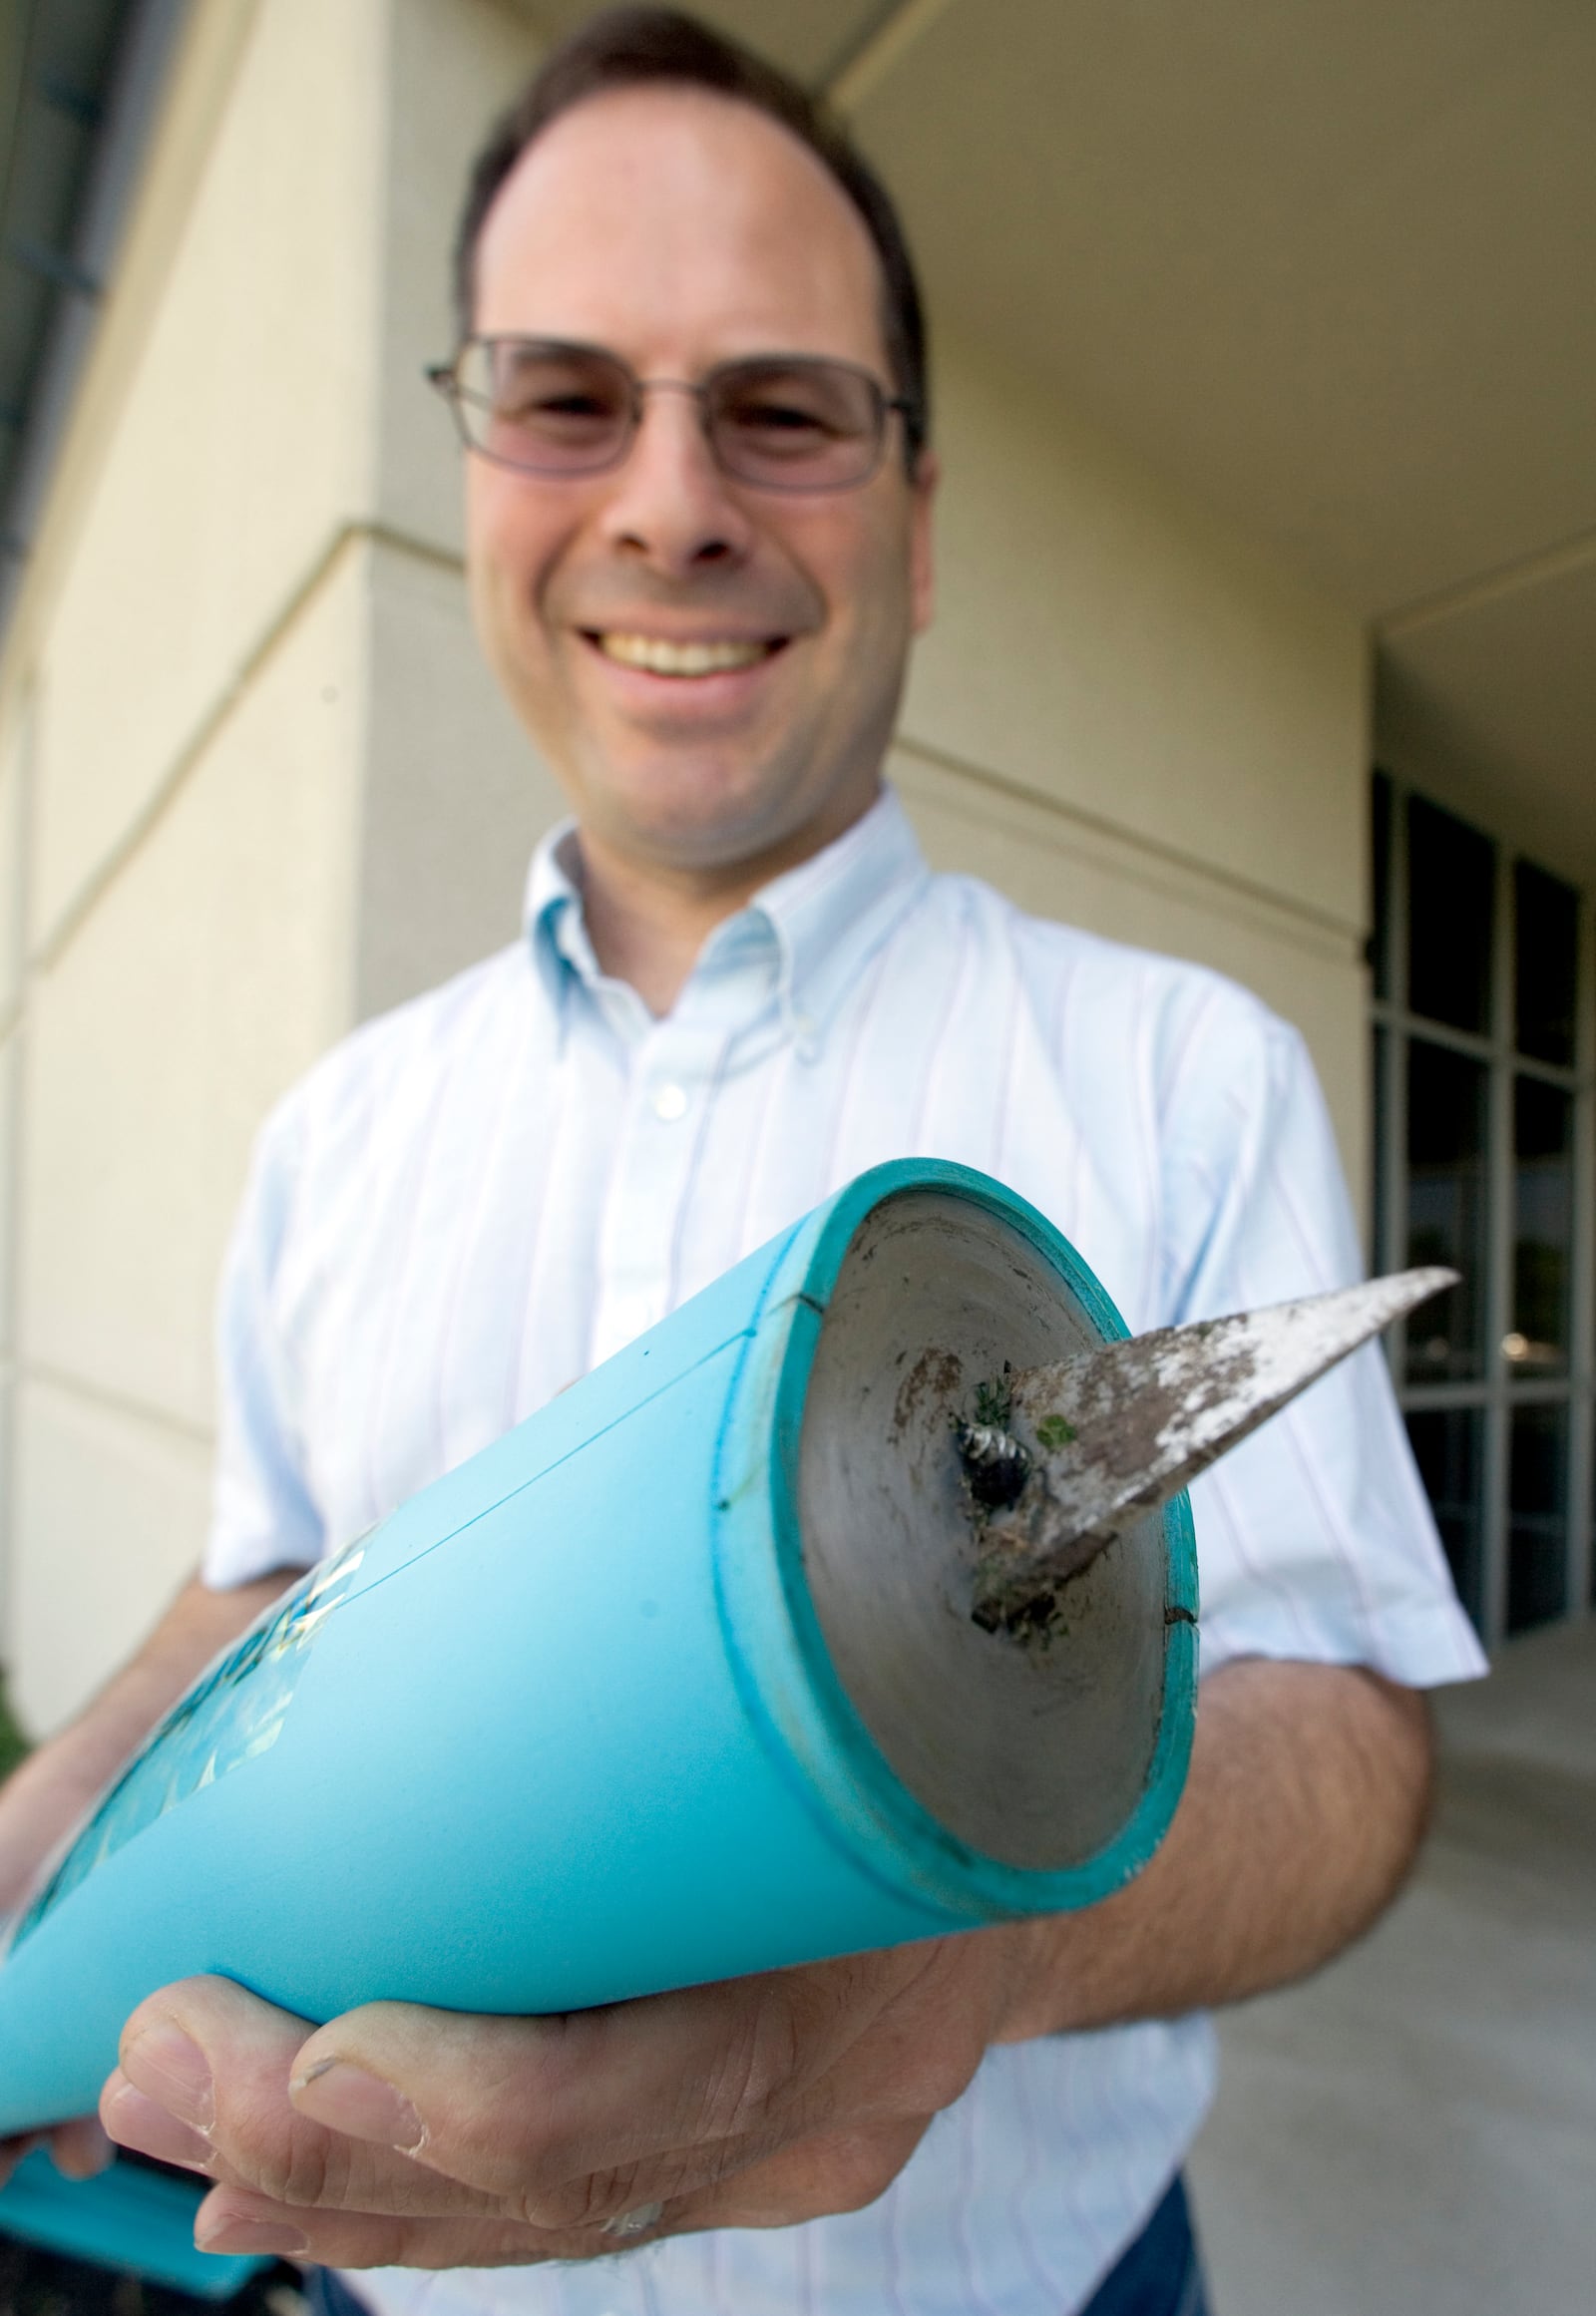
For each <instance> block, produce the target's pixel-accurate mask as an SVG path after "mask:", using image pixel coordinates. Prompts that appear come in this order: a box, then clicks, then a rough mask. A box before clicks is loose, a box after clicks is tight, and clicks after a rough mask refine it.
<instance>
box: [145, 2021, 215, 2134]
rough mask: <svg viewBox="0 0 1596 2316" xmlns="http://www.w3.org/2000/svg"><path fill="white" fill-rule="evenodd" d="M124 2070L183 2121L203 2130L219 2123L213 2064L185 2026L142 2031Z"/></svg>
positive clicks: (163, 2023) (161, 2025) (160, 2025)
mask: <svg viewBox="0 0 1596 2316" xmlns="http://www.w3.org/2000/svg"><path fill="white" fill-rule="evenodd" d="M122 2071H123V2073H124V2075H126V2076H128V2077H129V2078H130V2079H131V2080H132V2081H133V2082H134V2083H136V2084H137V2085H138V2087H139V2089H140V2090H141V2091H144V2092H148V2093H149V2095H150V2097H151V2098H152V2099H153V2100H155V2101H157V2102H158V2103H159V2105H161V2106H162V2107H164V2108H165V2109H166V2110H167V2112H168V2114H169V2115H175V2116H177V2117H178V2118H179V2120H180V2121H181V2122H183V2123H195V2124H197V2125H198V2126H199V2127H200V2129H201V2130H203V2129H207V2128H208V2127H209V2125H210V2124H211V2123H214V2122H215V2120H216V2106H215V2095H214V2093H213V2092H212V2090H211V2087H210V2062H209V2061H208V2060H207V2059H206V2057H205V2055H204V2053H203V2052H202V2051H201V2050H200V2046H199V2044H198V2043H191V2042H190V2040H189V2038H188V2036H187V2035H186V2034H185V2033H184V2032H183V2030H182V2028H181V2027H175V2026H172V2025H171V2024H170V2023H168V2022H166V2021H161V2022H160V2023H158V2024H156V2025H152V2026H148V2027H143V2028H141V2029H140V2031H139V2033H138V2034H137V2035H135V2036H134V2038H133V2040H132V2042H131V2043H130V2044H129V2045H128V2048H127V2050H126V2051H125V2052H124V2054H123V2059H122Z"/></svg>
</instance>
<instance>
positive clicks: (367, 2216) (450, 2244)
mask: <svg viewBox="0 0 1596 2316" xmlns="http://www.w3.org/2000/svg"><path fill="white" fill-rule="evenodd" d="M195 2241H196V2243H197V2244H198V2245H199V2247H200V2250H201V2251H208V2252H243V2253H256V2254H264V2255H266V2256H267V2257H271V2258H277V2259H293V2260H300V2261H310V2262H314V2263H315V2264H316V2265H318V2266H321V2267H336V2268H396V2267H397V2268H465V2267H470V2268H496V2267H530V2266H533V2265H534V2264H536V2263H537V2262H539V2261H541V2260H549V2259H580V2258H582V2257H583V2256H584V2255H585V2254H588V2253H593V2252H598V2251H604V2252H613V2251H614V2250H615V2248H616V2246H615V2244H614V2242H613V2241H612V2240H611V2239H606V2238H604V2237H602V2236H599V2235H595V2236H593V2237H590V2238H589V2239H588V2240H586V2241H583V2240H581V2239H579V2238H575V2237H561V2236H557V2235H549V2234H547V2233H546V2232H545V2231H544V2230H542V2229H539V2228H532V2227H526V2226H524V2225H522V2224H521V2223H520V2222H518V2221H515V2220H509V2219H502V2218H483V2217H468V2218H457V2219H449V2218H427V2217H420V2216H411V2217H401V2216H395V2215H393V2214H379V2213H374V2212H357V2211H307V2210H304V2209H302V2208H300V2207H298V2206H296V2205H286V2204H280V2203H274V2202H272V2201H270V2200H269V2198H267V2197H266V2196H263V2195H253V2194H250V2193H249V2192H248V2190H247V2189H244V2188H240V2187H217V2188H214V2189H212V2191H211V2193H210V2194H209V2195H208V2196H207V2197H206V2198H205V2200H204V2202H203V2203H202V2204H201V2205H200V2212H199V2216H198V2217H197V2219H196V2221H195Z"/></svg>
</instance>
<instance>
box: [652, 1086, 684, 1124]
mask: <svg viewBox="0 0 1596 2316" xmlns="http://www.w3.org/2000/svg"><path fill="white" fill-rule="evenodd" d="M686 1115H687V1096H686V1094H685V1093H684V1092H683V1091H682V1089H681V1087H680V1086H679V1085H661V1086H656V1087H655V1088H654V1116H655V1117H656V1118H662V1119H663V1120H664V1122H665V1124H666V1125H667V1126H673V1125H674V1124H675V1122H676V1120H677V1119H678V1118H684V1117H685V1116H686Z"/></svg>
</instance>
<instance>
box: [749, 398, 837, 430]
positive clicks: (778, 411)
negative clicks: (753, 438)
mask: <svg viewBox="0 0 1596 2316" xmlns="http://www.w3.org/2000/svg"><path fill="white" fill-rule="evenodd" d="M726 416H727V418H728V419H729V420H730V422H731V424H732V425H733V426H735V427H736V428H738V429H739V431H741V432H743V433H747V434H769V435H791V436H794V437H796V438H799V439H801V438H803V437H804V436H814V435H822V434H829V433H830V432H831V429H830V428H829V427H828V426H827V424H826V421H825V419H824V418H823V417H822V416H821V415H820V413H819V412H818V411H815V410H806V409H804V408H803V407H802V406H801V405H800V404H798V403H796V402H737V403H733V405H732V406H731V408H730V409H729V410H728V411H727V413H726Z"/></svg>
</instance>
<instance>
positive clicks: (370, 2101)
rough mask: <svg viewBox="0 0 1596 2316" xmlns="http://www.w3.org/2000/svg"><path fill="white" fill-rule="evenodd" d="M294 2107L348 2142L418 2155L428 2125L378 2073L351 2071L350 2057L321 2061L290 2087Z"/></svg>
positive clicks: (352, 2068)
mask: <svg viewBox="0 0 1596 2316" xmlns="http://www.w3.org/2000/svg"><path fill="white" fill-rule="evenodd" d="M289 2092H290V2096H291V2097H292V2100H293V2103H294V2106H295V2107H296V2108H297V2109H298V2110H299V2113H300V2114H301V2115H307V2116H309V2118H310V2119H311V2121H312V2123H325V2124H326V2125H327V2128H328V2129H329V2130H334V2131H342V2132H343V2134H344V2136H345V2137H346V2138H351V2139H375V2140H376V2141H377V2142H378V2144H379V2145H381V2146H385V2147H400V2148H402V2149H403V2150H404V2151H405V2153H407V2154H414V2153H415V2151H416V2149H417V2148H418V2147H419V2146H421V2145H422V2144H423V2143H424V2141H425V2139H426V2136H427V2129H426V2125H425V2124H424V2123H423V2122H422V2120H421V2118H420V2116H419V2115H417V2113H416V2111H415V2109H414V2108H413V2107H412V2106H411V2104H410V2102H409V2100H408V2099H406V2098H405V2096H404V2094H403V2092H400V2091H395V2089H394V2087H393V2085H392V2084H391V2083H384V2082H383V2080H382V2078H381V2077H380V2076H378V2075H368V2074H367V2073H366V2071H365V2069H364V2068H363V2067H351V2066H350V2064H349V2062H348V2061H347V2060H346V2059H323V2060H320V2061H319V2062H318V2063H317V2064H316V2065H315V2066H314V2067H312V2068H310V2069H309V2071H308V2072H307V2073H306V2074H304V2075H302V2076H300V2077H299V2078H298V2080H297V2081H296V2082H295V2083H293V2084H291V2085H290V2086H289Z"/></svg>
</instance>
